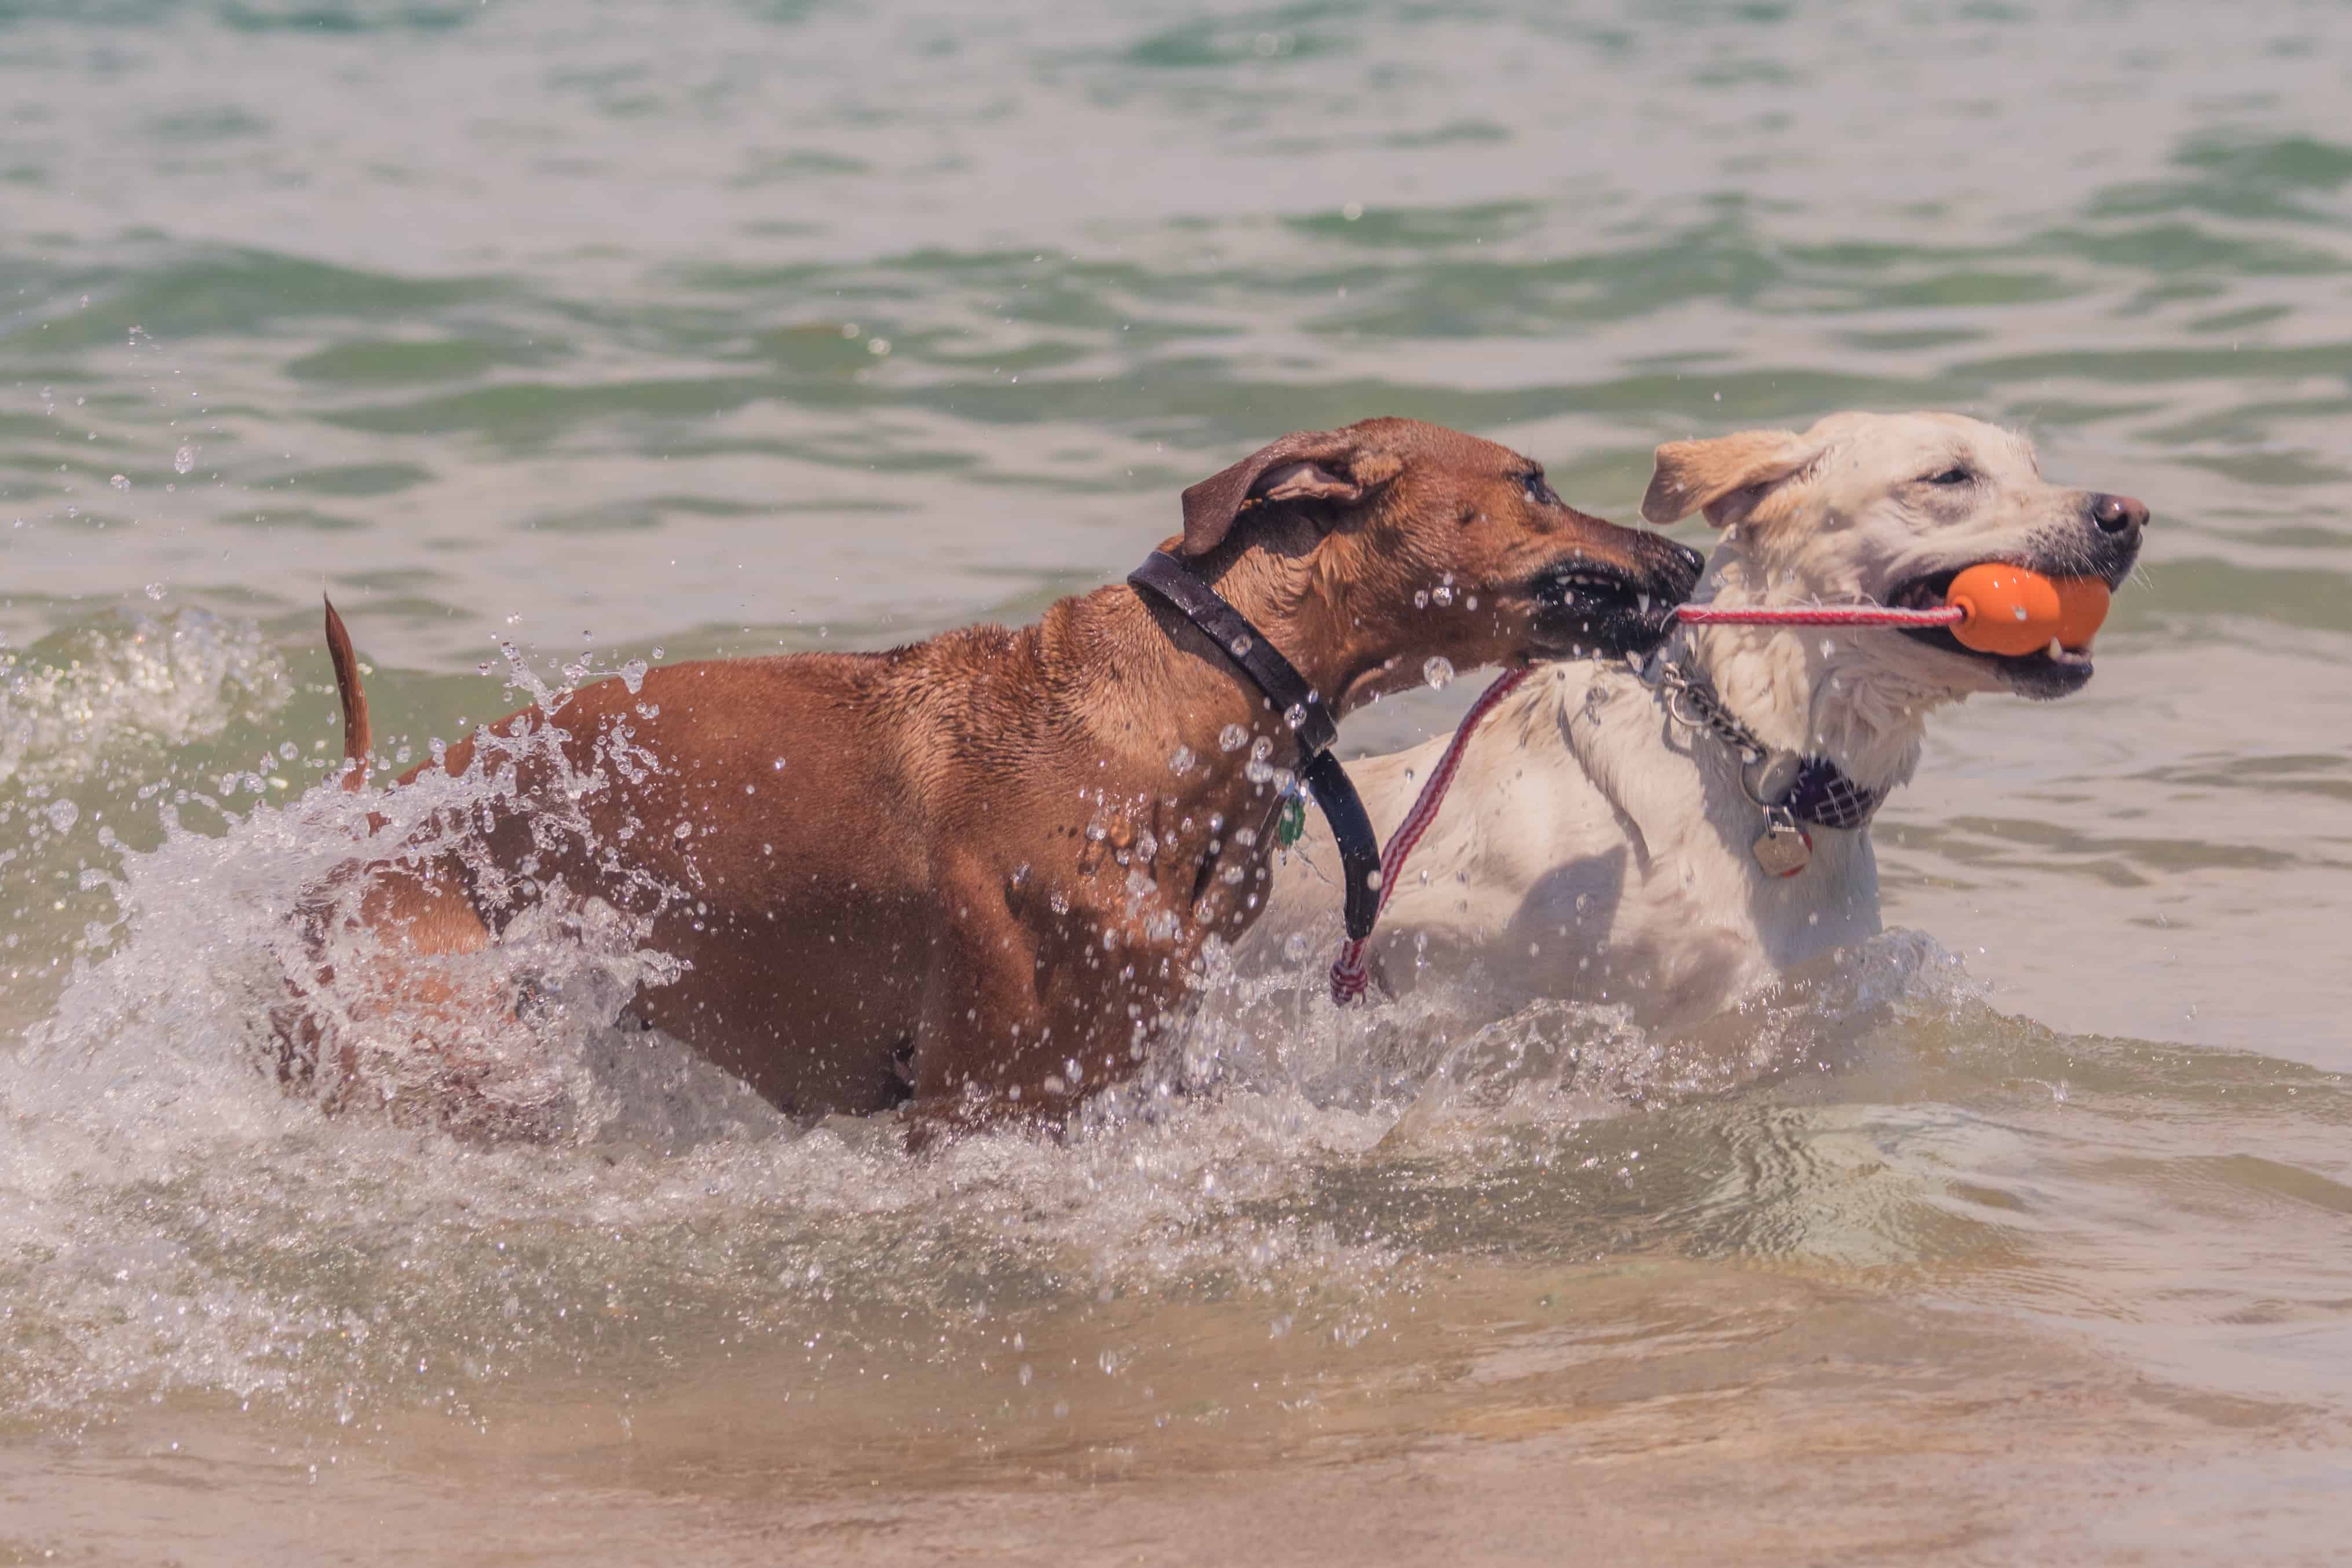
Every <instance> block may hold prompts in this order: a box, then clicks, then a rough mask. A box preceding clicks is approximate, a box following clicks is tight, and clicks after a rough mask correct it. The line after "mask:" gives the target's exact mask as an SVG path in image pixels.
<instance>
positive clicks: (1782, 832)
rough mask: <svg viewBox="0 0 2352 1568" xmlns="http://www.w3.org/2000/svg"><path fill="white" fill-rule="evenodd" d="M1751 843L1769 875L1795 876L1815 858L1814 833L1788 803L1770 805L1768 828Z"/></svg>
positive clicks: (1753, 850) (1766, 823)
mask: <svg viewBox="0 0 2352 1568" xmlns="http://www.w3.org/2000/svg"><path fill="white" fill-rule="evenodd" d="M1748 849H1749V851H1750V852H1752V853H1753V854H1754V855H1755V856H1756V863H1757V864H1758V865H1759V866H1762V867H1763V868H1764V874H1765V875H1766V876H1794V875H1796V874H1797V873H1799V872H1801V871H1802V870H1804V869H1805V868H1806V867H1807V866H1809V865H1811V863H1812V862H1813V836H1812V835H1811V833H1808V832H1807V831H1805V830H1804V829H1802V828H1801V827H1799V826H1797V819H1796V818H1794V817H1792V816H1790V814H1789V809H1788V808H1787V807H1785V806H1771V807H1768V808H1766V810H1765V812H1764V831H1763V832H1762V833H1761V834H1759V836H1758V838H1757V840H1756V841H1755V842H1754V843H1752V844H1750V845H1748Z"/></svg>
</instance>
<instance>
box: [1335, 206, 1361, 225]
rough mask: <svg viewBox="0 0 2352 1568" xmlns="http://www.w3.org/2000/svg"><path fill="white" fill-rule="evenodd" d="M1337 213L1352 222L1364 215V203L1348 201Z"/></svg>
mask: <svg viewBox="0 0 2352 1568" xmlns="http://www.w3.org/2000/svg"><path fill="white" fill-rule="evenodd" d="M1339 215H1340V216H1341V217H1343V218H1345V219H1347V220H1348V221H1349V223H1351V224H1352V223H1354V222H1355V221H1356V220H1357V219H1359V218H1360V217H1362V216H1363V215H1364V204H1363V203H1361V202H1349V203H1348V204H1346V205H1345V206H1343V207H1341V208H1340V209H1339Z"/></svg>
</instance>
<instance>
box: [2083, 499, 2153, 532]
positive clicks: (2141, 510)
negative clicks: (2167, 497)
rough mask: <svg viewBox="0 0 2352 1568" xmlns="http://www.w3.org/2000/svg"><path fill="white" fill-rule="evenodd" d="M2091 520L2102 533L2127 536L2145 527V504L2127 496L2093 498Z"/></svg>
mask: <svg viewBox="0 0 2352 1568" xmlns="http://www.w3.org/2000/svg"><path fill="white" fill-rule="evenodd" d="M2091 520H2092V521H2093V522H2095V523H2096V524H2098V525H2099V528H2100V531H2101V532H2103V533H2110V534H2127V533H2130V532H2131V531H2132V530H2133V529H2135V528H2146V527H2147V502H2145V501H2140V500H2135V499H2134V498H2133V497H2129V496H2094V497H2091Z"/></svg>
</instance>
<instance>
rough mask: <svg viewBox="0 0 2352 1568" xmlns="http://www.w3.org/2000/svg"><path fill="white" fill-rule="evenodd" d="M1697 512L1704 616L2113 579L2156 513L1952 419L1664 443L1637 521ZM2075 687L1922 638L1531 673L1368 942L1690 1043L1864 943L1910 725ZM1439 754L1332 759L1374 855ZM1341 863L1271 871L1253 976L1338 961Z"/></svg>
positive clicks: (1302, 848)
mask: <svg viewBox="0 0 2352 1568" xmlns="http://www.w3.org/2000/svg"><path fill="white" fill-rule="evenodd" d="M1693 511H1699V512H1703V513H1705V514H1706V520H1707V521H1708V522H1709V523H1711V524H1712V525H1714V526H1715V527H1716V528H1718V529H1720V530H1721V533H1722V542H1721V543H1720V544H1719V545H1718V546H1717V549H1716V550H1715V553H1714V555H1713V557H1712V559H1710V560H1709V562H1708V565H1707V570H1706V576H1705V577H1704V579H1703V580H1701V582H1700V584H1699V587H1698V590H1697V591H1696V595H1695V598H1696V600H1697V601H1702V602H1705V601H1713V602H1715V603H1717V604H1721V605H1725V606H1733V605H1796V604H1812V603H1825V604H1851V603H1869V604H1896V605H1911V606H1921V605H1933V604H1939V603H1941V602H1942V599H1943V591H1944V588H1945V586H1946V585H1947V584H1948V583H1949V581H1950V580H1951V579H1952V577H1953V576H1954V575H1955V574H1956V573H1958V571H1959V570H1962V569H1963V568H1966V567H1969V566H1973V565H1976V564H1977V563H1979V562H1983V561H1999V562H2003V563H2006V564H2009V565H2013V566H2021V567H2027V568H2031V569H2032V570H2038V571H2041V572H2043V573H2045V574H2047V575H2050V576H2053V577H2084V576H2091V577H2098V578H2102V579H2104V580H2105V581H2106V582H2107V584H2108V585H2109V586H2110V587H2116V586H2119V585H2120V584H2121V582H2122V580H2123V579H2124V576H2125V574H2126V573H2127V572H2128V571H2129V570H2131V567H2132V563H2133V560H2134V559H2136V558H2137V555H2138V553H2139V544H2140V535H2141V532H2142V530H2143V528H2145V527H2146V525H2147V507H2144V506H2142V505H2141V504H2140V503H2139V502H2138V501H2136V500H2133V499H2131V498H2129V497H2123V496H2113V495H2105V494H2102V493H2099V492H2095V491H2089V490H2075V489H2068V488H2064V487H2063V486H2056V485H2052V484H2050V483H2048V482H2047V481H2045V480H2044V479H2043V478H2042V475H2041V471H2040V469H2039V467H2038V466H2037V465H2036V462H2035V458H2034V453H2033V448H2032V445H2031V444H2028V443H2027V442H2026V441H2024V440H2023V439H2022V438H2021V437H2019V436H2017V435H2014V434H2010V433H2009V432H2007V431H2003V430H1999V429H1996V428H1994V427H1993V426H1991V425H1988V424H1984V423H1980V422H1979V421H1977V420H1973V419H1968V418H1964V417H1961V416H1959V415H1957V414H1948V413H1908V414H1873V413H1840V414H1832V415H1831V416H1830V417H1829V418H1827V419H1824V420H1822V422H1821V423H1818V424H1816V425H1814V426H1813V427H1812V429H1811V430H1809V431H1807V432H1805V433H1804V434H1801V435H1800V434H1796V433H1794V432H1791V431H1780V430H1768V431H1748V432H1744V433H1741V434H1736V435H1726V436H1720V437H1717V438H1716V439H1714V440H1710V441H1679V442H1670V443H1668V444H1665V445H1664V446H1661V447H1659V448H1658V452H1657V470H1656V473H1655V475H1654V477H1653V478H1652V479H1651V482H1650V488H1649V493H1648V495H1647V496H1646V497H1643V502H1642V515H1643V517H1647V518H1648V519H1649V520H1650V521H1651V522H1654V523H1671V522H1674V521H1675V520H1676V519H1678V518H1681V517H1686V516H1688V515H1689V514H1690V513H1691V512H1693ZM2090 678H2091V660H2090V649H2089V646H2088V645H2087V643H2085V645H2084V646H2083V647H2079V648H2062V647H2059V646H2058V645H2056V643H2054V642H2053V644H2052V646H2051V647H2049V648H2047V649H2045V650H2042V651H2041V652H2038V653H2031V654H2027V655H2024V656H2022V657H2008V656H2001V655H1995V654H1987V653H1972V652H1970V651H1969V650H1968V649H1966V648H1964V647H1962V646H1961V645H1960V644H1959V643H1958V642H1956V641H1955V640H1954V639H1953V638H1952V636H1951V635H1950V633H1949V632H1945V631H1943V630H1940V629H1937V630H1932V631H1890V630H1883V629H1874V630H1859V629H1857V630H1843V631H1829V630H1823V629H1820V628H1806V629H1793V628H1783V629H1775V628H1769V627H1760V626H1715V627H1705V628H1697V627H1688V628H1685V629H1683V630H1681V631H1679V632H1676V633H1675V635H1674V636H1673V637H1672V638H1670V639H1669V640H1668V642H1667V643H1665V645H1664V647H1663V648H1661V649H1660V650H1659V651H1658V652H1657V653H1655V654H1654V655H1652V656H1651V658H1650V659H1649V660H1648V661H1647V662H1646V663H1645V664H1644V665H1643V667H1642V668H1641V669H1639V670H1636V669H1634V668H1633V667H1632V666H1630V665H1628V664H1622V663H1619V664H1594V663H1567V664H1553V665H1549V666H1546V667H1544V668H1542V669H1539V670H1538V672H1537V673H1536V674H1534V675H1533V676H1532V677H1530V678H1529V679H1528V681H1527V682H1526V683H1525V684H1524V685H1522V686H1521V687H1520V688H1519V690H1518V691H1517V692H1516V693H1514V694H1513V695H1511V696H1510V697H1508V698H1507V699H1506V700H1505V702H1504V704H1503V705H1502V706H1500V707H1498V708H1497V709H1496V711H1495V713H1494V714H1493V715H1492V716H1490V717H1489V718H1488V719H1487V720H1486V724H1485V725H1484V726H1483V727H1481V728H1480V729H1479V730H1478V731H1477V733H1476V735H1475V738H1473V740H1472V741H1471V743H1470V746H1469V750H1468V753H1467V755H1466V757H1465V759H1464V762H1463V765H1462V770H1461V772H1460V774H1459V775H1458V776H1457V777H1456V778H1455V779H1454V787H1453V790H1452V792H1451V793H1450V794H1449V795H1448V796H1447V798H1446V800H1445V804H1444V810H1443V811H1442V812H1441V813H1440V815H1439V817H1438V819H1437V821H1436V823H1435V825H1434V826H1433V828H1432V829H1431V830H1430V831H1429V834H1428V836H1427V837H1426V838H1424V839H1423V841H1422V842H1421V845H1420V848H1419V849H1418V850H1416V851H1415V852H1414V854H1413V858H1412V863H1411V864H1410V866H1409V867H1408V868H1407V869H1406V871H1405V873H1404V877H1403V881H1402V883H1401V885H1400V886H1399V887H1398V888H1397V889H1396V891H1395V893H1394V894H1393V896H1392V897H1391V902H1390V904H1389V906H1388V910H1387V912H1386V914H1385V915H1383V916H1382V918H1381V930H1380V933H1379V935H1378V936H1376V937H1375V938H1374V942H1373V952H1374V954H1375V956H1376V957H1377V958H1378V960H1379V963H1380V967H1381V969H1382V970H1383V971H1384V972H1385V973H1386V974H1387V976H1389V977H1391V981H1392V982H1393V983H1398V984H1408V983H1410V979H1411V977H1412V976H1413V975H1415V974H1416V973H1417V972H1421V971H1424V970H1426V971H1431V972H1434V973H1440V974H1444V973H1447V972H1453V973H1460V972H1462V971H1464V970H1465V969H1466V968H1468V967H1470V966H1471V964H1472V963H1473V962H1474V961H1475V962H1476V963H1477V964H1478V965H1479V966H1480V967H1481V968H1482V969H1483V972H1484V974H1485V977H1486V979H1487V981H1488V982H1489V983H1491V984H1492V985H1494V986H1495V987H1496V988H1497V989H1498V990H1499V991H1500V992H1501V993H1502V995H1503V996H1504V997H1505V998H1524V999H1533V998H1565V999H1576V1000H1587V1001H1611V1002H1617V1003H1621V1004H1623V1005H1624V1006H1625V1007H1626V1008H1627V1009H1629V1011H1630V1013H1631V1015H1632V1016H1633V1018H1634V1019H1636V1020H1637V1021H1641V1022H1643V1023H1648V1024H1652V1025H1654V1026H1658V1027H1663V1028H1665V1029H1668V1030H1678V1029H1682V1028H1685V1027H1687V1026H1688V1025H1690V1024H1693V1023H1695V1022H1696V1021H1698V1020H1699V1019H1705V1018H1707V1017H1709V1016H1711V1015H1713V1014H1716V1013H1717V1012H1719V1011H1721V1010H1723V1009H1725V1008H1726V1007H1727V1006H1728V1005H1731V1004H1733V1003H1736V1002H1737V1001H1738V1000H1739V999H1740V998H1742V997H1744V996H1746V995H1748V993H1750V992H1752V991H1753V990H1755V989H1756V988H1758V987H1759V986H1761V985H1763V984H1765V983H1767V982H1769V981H1771V980H1773V979H1775V978H1777V977H1780V976H1781V975H1783V974H1785V973H1787V972H1788V971H1790V970H1791V969H1793V968H1794V967H1797V966H1799V965H1801V964H1803V963H1805V962H1806V961H1807V960H1809V959H1811V958H1813V957H1815V956H1818V955H1820V954H1822V953H1823V952H1825V951H1826V950H1828V949H1830V948H1832V947H1835V946H1843V945H1845V944H1849V943H1852V942H1854V941H1856V940H1858V939H1860V938H1863V937H1865V936H1871V935H1872V934H1874V933H1875V932H1876V931H1877V930H1878V929H1879V918H1878V869H1877V862H1876V860H1875V858H1874V855H1873V853H1872V851H1871V844H1870V818H1871V814H1872V813H1873V812H1874V810H1876V808H1877V805H1878V803H1879V802H1880V801H1882V800H1884V799H1885V796H1886V795H1887V793H1888V792H1889V791H1891V790H1893V789H1895V787H1896V786H1897V785H1900V784H1902V783H1903V782H1904V781H1905V780H1906V779H1908V778H1909V777H1910V776H1911V772H1912V769H1913V768H1914V767H1915V766H1916V763H1917V760H1918V757H1919V748H1920V741H1921V737H1922V736H1923V734H1924V731H1925V728H1926V725H1927V716H1928V714H1930V713H1931V712H1933V711H1934V710H1935V709H1936V708H1937V707H1940V706H1943V705H1944V704H1946V703H1951V702H1958V701H1959V700H1961V699H1962V698H1964V697H1966V696H1968V695H1970V694H1971V693H1975V692H2003V691H2008V692H2016V693H2018V694H2020V695H2024V696H2028V697H2034V698H2050V697H2058V696H2063V695H2066V694H2067V693H2070V692H2073V691H2075V690H2077V689H2079V688H2080V687H2081V686H2082V685H2083V684H2084V682H2086V681H2088V680H2089V679H2090ZM1445 745H1446V740H1445V739H1444V737H1441V738H1439V739H1436V740H1432V741H1430V742H1429V743H1427V744H1426V745H1423V746H1420V747H1414V748H1413V749H1412V750H1410V751H1404V752H1399V753H1396V754H1394V755H1391V756H1388V757H1381V758H1369V759H1366V760H1364V761H1360V762H1357V763H1352V764H1350V765H1349V775H1350V776H1351V777H1352V778H1353V779H1355V781H1356V784H1357V786H1358V787H1359V788H1360V789H1361V790H1362V792H1363V796H1364V800H1365V804H1366V805H1367V807H1368V808H1369V809H1370V812H1371V816H1372V821H1373V822H1374V824H1375V826H1376V827H1377V828H1378V829H1379V830H1380V831H1381V834H1382V838H1383V841H1385V840H1386V837H1387V835H1388V834H1390V833H1391V832H1393V831H1395V828H1396V825H1397V823H1398V821H1400V820H1401V819H1402V817H1403V815H1404V813H1405V811H1406V810H1407V809H1408V808H1410V807H1411V805H1412V801H1413V799H1414V797H1415V795H1416V794H1417V793H1418V792H1419V790H1420V788H1421V785H1422V782H1423V780H1425V779H1428V777H1429V775H1430V771H1431V769H1432V768H1433V767H1434V766H1435V765H1436V763H1437V760H1438V758H1439V757H1440V755H1441V754H1442V753H1443V752H1444V747H1445ZM1309 818H1310V821H1312V822H1313V825H1314V827H1315V828H1316V829H1318V830H1319V828H1320V826H1321V824H1320V821H1319V820H1317V819H1316V818H1315V814H1313V813H1309ZM1336 864H1337V859H1336V857H1335V856H1334V855H1333V853H1332V852H1331V848H1330V845H1329V843H1328V841H1327V840H1322V839H1320V838H1319V837H1318V836H1317V835H1316V834H1314V833H1310V835H1309V836H1308V838H1307V839H1306V840H1305V841H1302V842H1301V843H1300V844H1299V845H1298V846H1297V852H1294V853H1292V854H1290V855H1288V856H1287V857H1286V859H1285V861H1284V862H1283V864H1282V867H1281V869H1280V870H1279V872H1278V873H1276V879H1275V883H1274V885H1273V887H1272V888H1271V889H1270V891H1269V894H1268V901H1269V905H1270V907H1269V909H1268V912H1267V915H1266V916H1265V918H1264V919H1263V920H1261V921H1260V922H1259V923H1258V925H1256V927H1255V929H1254V930H1253V931H1252V932H1251V934H1250V936H1249V937H1248V939H1247V940H1246V942H1245V943H1244V946H1243V947H1242V949H1241V951H1240V952H1238V953H1237V954H1236V960H1237V962H1238V965H1239V967H1241V968H1242V969H1243V971H1244V972H1249V971H1252V970H1264V969H1266V968H1270V967H1274V966H1275V965H1276V963H1278V962H1281V961H1283V959H1284V957H1285V956H1286V958H1287V960H1288V961H1290V962H1293V963H1298V962H1305V963H1307V964H1308V965H1309V966H1312V967H1320V965H1322V964H1323V963H1325V962H1328V959H1329V957H1330V956H1331V952H1332V951H1333V950H1334V948H1335V946H1336V943H1337V940H1338V937H1337V925H1338V922H1337V920H1336V918H1335V917H1334V916H1333V915H1332V914H1331V911H1332V910H1333V908H1334V907H1335V896H1334V886H1333V882H1332V870H1333V868H1334V867H1335V866H1336ZM1301 936H1304V937H1305V938H1306V940H1304V941H1301V940H1298V938H1299V937H1301Z"/></svg>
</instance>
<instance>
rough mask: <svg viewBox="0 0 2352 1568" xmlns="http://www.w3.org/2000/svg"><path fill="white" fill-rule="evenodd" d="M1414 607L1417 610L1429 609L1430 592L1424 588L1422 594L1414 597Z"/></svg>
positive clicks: (1419, 593)
mask: <svg viewBox="0 0 2352 1568" xmlns="http://www.w3.org/2000/svg"><path fill="white" fill-rule="evenodd" d="M1412 607H1413V608H1414V609H1415V610H1426V609H1428V608H1429V590H1427V589H1425V588H1424V589H1423V590H1422V591H1420V592H1418V593H1416V594H1414V595H1413V596H1412Z"/></svg>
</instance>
